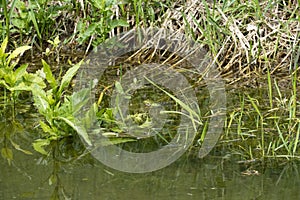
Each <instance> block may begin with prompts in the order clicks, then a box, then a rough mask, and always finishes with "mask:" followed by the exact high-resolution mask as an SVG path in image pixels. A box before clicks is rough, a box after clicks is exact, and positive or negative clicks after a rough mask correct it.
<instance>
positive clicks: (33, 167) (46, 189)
mask: <svg viewBox="0 0 300 200" xmlns="http://www.w3.org/2000/svg"><path fill="white" fill-rule="evenodd" d="M41 161H42V160H40V159H39V156H38V155H34V156H27V155H24V154H22V153H16V155H15V159H14V161H13V164H12V165H11V166H8V165H7V162H5V161H4V160H3V159H1V160H0V167H1V174H0V188H1V189H0V199H51V197H52V199H100V200H105V199H110V200H111V199H162V200H168V199H183V200H185V199H233V200H234V199H287V198H288V199H298V198H299V196H300V191H299V186H300V181H299V180H300V179H299V172H298V169H299V165H297V164H295V163H290V164H287V165H285V166H281V167H277V168H276V169H275V168H266V169H262V168H255V170H257V171H259V174H248V175H245V173H242V172H245V168H244V166H241V165H240V164H237V163H236V162H233V161H229V160H224V159H221V158H215V157H213V156H209V157H207V158H205V159H202V160H198V159H196V158H190V157H189V158H188V157H187V155H184V156H183V157H181V159H180V160H178V161H176V162H175V163H173V164H172V165H170V166H168V167H166V168H164V169H162V170H159V171H156V172H152V173H146V174H127V173H123V172H118V171H115V170H112V169H109V168H107V167H104V166H103V165H102V164H100V163H99V162H97V161H96V160H93V159H92V158H89V157H88V156H87V157H85V158H82V159H81V160H77V161H73V162H72V163H61V162H59V161H54V160H49V159H48V161H43V162H41ZM253 170H254V168H253ZM54 175H55V176H56V177H54ZM51 176H52V178H51Z"/></svg>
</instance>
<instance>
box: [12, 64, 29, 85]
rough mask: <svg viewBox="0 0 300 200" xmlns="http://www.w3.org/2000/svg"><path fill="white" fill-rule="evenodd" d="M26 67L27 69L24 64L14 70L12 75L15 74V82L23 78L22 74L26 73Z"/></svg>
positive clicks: (26, 65)
mask: <svg viewBox="0 0 300 200" xmlns="http://www.w3.org/2000/svg"><path fill="white" fill-rule="evenodd" d="M27 67H28V64H24V65H21V66H20V67H18V68H17V69H16V71H15V72H14V74H15V77H16V80H17V81H18V80H20V79H21V78H22V77H23V76H24V74H26V73H27V71H26V69H27Z"/></svg>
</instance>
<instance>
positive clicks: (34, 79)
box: [23, 73, 46, 89]
mask: <svg viewBox="0 0 300 200" xmlns="http://www.w3.org/2000/svg"><path fill="white" fill-rule="evenodd" d="M23 78H24V83H25V84H26V85H27V86H30V87H32V89H34V88H33V87H34V86H38V87H40V88H45V87H46V84H45V82H44V81H43V79H42V78H41V77H40V76H39V75H38V74H32V73H25V74H24V77H23Z"/></svg>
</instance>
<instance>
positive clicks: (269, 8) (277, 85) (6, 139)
mask: <svg viewBox="0 0 300 200" xmlns="http://www.w3.org/2000/svg"><path fill="white" fill-rule="evenodd" d="M299 6H300V2H299V1H296V0H280V1H279V0H278V1H270V0H264V1H258V0H256V1H242V0H233V1H212V2H210V3H209V2H207V1H192V0H188V1H180V0H179V1H169V0H165V1H158V0H157V1H156V0H147V1H141V0H127V1H122V0H121V1H115V0H111V1H108V0H107V1H106V0H88V1H80V0H78V1H77V0H65V1H53V0H36V1H31V0H28V1H27V0H26V1H21V0H10V1H6V0H3V1H1V4H0V21H1V27H0V31H1V34H0V37H1V41H2V42H1V43H2V45H1V49H0V62H1V63H0V100H1V103H0V107H1V109H0V119H1V121H0V127H1V128H0V143H1V154H2V156H3V157H4V158H5V159H7V160H8V162H9V163H11V161H12V160H13V149H17V150H20V151H22V152H24V153H27V154H31V150H24V149H23V148H21V147H20V145H19V144H18V143H17V142H16V141H14V140H13V135H14V134H17V133H20V134H22V133H21V132H22V131H21V130H22V129H25V128H26V126H34V128H33V130H34V131H36V132H37V134H34V136H33V137H32V139H33V141H32V144H33V148H34V150H36V151H38V152H39V153H41V154H43V155H48V156H49V155H50V154H51V153H54V154H55V153H57V151H56V150H57V149H63V150H64V151H70V150H66V148H67V147H69V148H71V149H72V148H73V149H72V150H71V151H75V152H76V151H78V154H76V155H77V156H78V155H81V154H82V153H84V150H82V148H83V145H82V144H81V145H79V144H78V143H80V142H81V141H80V139H79V137H81V138H83V142H84V143H87V144H90V143H91V141H90V140H89V138H88V136H87V133H86V131H87V130H85V128H84V127H83V125H82V123H81V122H79V121H78V120H76V118H75V117H74V115H75V114H76V112H78V111H79V110H80V109H81V108H82V107H83V106H84V103H86V102H85V96H86V95H87V94H86V92H87V91H84V90H83V91H78V92H74V91H73V86H74V85H73V84H76V83H73V82H72V79H73V77H74V76H76V74H77V71H78V70H79V69H80V66H81V64H82V62H84V61H80V62H79V60H81V59H83V58H84V57H85V56H86V55H87V54H88V53H89V52H90V51H91V50H92V49H93V48H94V47H97V46H98V45H99V44H101V43H103V42H104V41H105V40H106V39H108V38H110V37H113V36H115V35H118V34H120V33H122V32H124V31H127V30H130V29H132V28H135V27H149V26H153V27H163V28H166V29H169V30H172V31H174V33H179V32H184V33H185V34H186V35H187V36H189V37H191V38H193V40H195V41H196V42H198V43H199V44H202V45H204V48H205V49H207V50H208V52H209V54H210V55H211V56H212V58H213V62H214V64H215V65H216V66H217V68H218V69H219V71H220V75H221V76H222V78H223V79H224V80H225V82H226V91H227V98H228V103H227V113H226V117H227V119H226V123H225V128H224V133H223V134H222V135H221V138H220V141H219V143H218V144H217V146H216V147H215V150H214V153H213V154H215V155H218V156H222V157H224V158H227V157H228V156H230V157H231V156H232V157H237V160H238V161H239V162H256V161H264V160H265V159H268V158H270V159H276V160H278V159H285V160H286V159H287V160H294V159H296V160H299V159H300V141H299V137H300V101H299V95H300V94H299V93H300V90H299V81H300V75H299V74H300V72H299V63H300V60H299V57H300V14H299V13H300V8H299ZM130 56H131V55H128V56H127V58H130V59H127V58H126V59H123V58H122V59H121V58H120V61H119V63H117V64H120V65H117V64H116V65H115V66H112V67H111V69H109V70H107V71H106V72H105V76H104V77H103V80H99V83H98V86H97V87H98V93H97V100H98V102H95V103H96V104H97V106H96V104H95V111H96V112H97V113H96V115H97V119H98V121H99V123H100V124H101V128H102V129H103V130H104V132H105V136H106V137H108V138H110V139H111V141H112V143H114V144H118V145H120V146H123V147H124V148H126V149H131V148H134V147H135V148H145V149H144V151H148V150H149V149H151V147H149V146H151V145H157V146H158V147H159V146H162V145H164V144H167V143H168V142H169V141H170V139H172V138H173V137H174V136H173V134H174V133H173V132H172V128H173V129H174V127H175V129H176V125H178V124H176V122H174V124H172V125H170V126H169V128H168V129H164V131H165V133H161V132H159V133H158V134H157V137H155V138H154V139H153V138H152V139H149V138H148V137H147V138H143V137H141V138H139V137H138V138H137V137H133V136H132V135H129V134H127V133H126V131H125V130H124V126H122V124H121V123H120V122H119V121H118V120H117V119H116V118H115V116H114V113H115V112H116V110H118V109H117V108H111V107H109V100H108V99H109V98H110V97H111V96H112V93H113V89H114V88H116V90H117V91H119V92H124V91H122V87H121V86H120V85H119V82H118V81H120V80H121V78H122V73H125V72H126V70H128V69H129V68H134V67H138V65H139V64H141V63H151V62H153V63H154V62H156V63H167V64H170V65H173V64H176V63H177V62H179V61H180V60H183V58H180V57H178V56H174V55H173V54H171V55H169V54H168V53H166V52H160V51H158V50H157V49H144V50H141V51H138V52H136V53H135V54H134V56H132V57H130ZM75 62H76V63H77V64H72V63H75ZM190 81H191V82H192V83H193V84H194V89H195V90H201V91H202V90H205V84H204V82H203V81H202V77H201V75H199V77H190ZM149 88H150V89H149ZM149 88H147V89H148V90H152V92H153V91H156V92H160V93H163V94H164V95H161V94H160V95H161V96H159V95H155V94H153V93H152V94H145V95H144V97H139V96H138V95H137V96H136V97H135V98H133V99H132V101H131V103H132V104H137V106H136V108H135V109H136V110H134V109H132V110H130V111H129V112H130V114H129V116H128V117H129V118H131V119H132V120H133V121H134V122H135V123H136V124H138V125H139V126H144V127H145V126H151V123H152V121H151V120H153V119H151V116H149V115H150V114H149V112H150V111H149V108H147V105H150V107H151V108H152V110H154V107H155V105H158V106H162V105H164V108H165V110H164V111H165V112H166V113H167V112H169V113H172V111H173V113H172V114H174V113H176V112H177V113H179V112H178V110H177V109H178V107H181V108H183V109H185V110H187V111H188V113H190V114H191V116H193V117H194V119H193V120H196V122H197V124H201V125H202V126H203V127H202V128H201V129H200V130H198V135H197V136H196V138H195V141H194V144H193V147H192V148H191V149H192V150H194V149H196V150H197V149H198V148H200V146H201V144H202V142H203V135H205V131H206V130H207V127H206V126H207V124H208V120H209V118H210V116H211V114H212V113H210V111H209V110H208V109H206V108H205V105H206V104H205V101H206V99H207V97H203V96H201V94H200V92H199V93H197V91H196V93H197V98H198V100H199V105H200V108H201V109H203V110H201V114H200V112H198V110H197V111H194V110H191V109H189V107H188V106H187V105H184V104H183V103H182V102H180V101H179V100H178V99H176V97H175V94H171V93H168V92H167V91H165V90H164V88H160V87H159V86H157V85H155V83H152V86H150V87H149ZM151 88H152V89H151ZM155 88H156V90H155ZM157 88H159V90H157ZM162 91H163V92H162ZM204 93H205V92H204ZM202 95H203V93H202ZM206 95H207V94H206ZM145 96H146V97H145ZM157 96H159V97H160V98H161V100H160V99H158V98H156V97H157ZM151 100H152V101H153V100H155V101H158V103H157V102H154V103H149V102H150V101H151ZM162 102H164V103H165V102H167V103H166V104H164V103H162ZM155 103H156V104H155ZM19 104H25V105H26V104H28V105H29V106H31V105H34V106H35V109H33V108H31V109H27V110H25V111H23V110H21V109H20V110H18V109H19V108H18V106H17V105H19ZM96 107H97V108H96ZM147 109H148V110H147ZM33 112H34V113H35V117H36V119H37V121H38V122H37V123H36V122H35V123H33V124H30V125H28V124H21V123H20V122H19V121H18V120H19V115H25V116H26V115H27V114H28V116H29V114H32V113H33ZM87 117H88V116H87ZM124 117H126V116H124ZM175 118H176V117H175ZM86 120H88V119H86ZM124 120H125V119H124ZM31 128H32V127H31ZM195 129H197V128H195ZM149 143H150V145H149ZM69 144H71V145H69ZM135 145H136V146H135ZM143 145H144V146H143ZM147 148H149V149H147ZM53 149H56V150H53ZM60 153H61V156H62V155H64V156H63V157H65V158H66V157H67V156H66V155H65V154H63V152H60ZM70 154H72V153H70ZM65 160H69V159H65Z"/></svg>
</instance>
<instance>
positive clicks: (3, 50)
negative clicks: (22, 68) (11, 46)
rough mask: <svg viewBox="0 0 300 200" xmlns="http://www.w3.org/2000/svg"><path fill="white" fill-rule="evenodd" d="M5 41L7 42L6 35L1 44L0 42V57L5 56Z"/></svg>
mask: <svg viewBox="0 0 300 200" xmlns="http://www.w3.org/2000/svg"><path fill="white" fill-rule="evenodd" d="M7 43H8V37H6V38H5V39H4V40H3V42H2V44H1V48H0V58H3V57H5V49H6V47H7Z"/></svg>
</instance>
